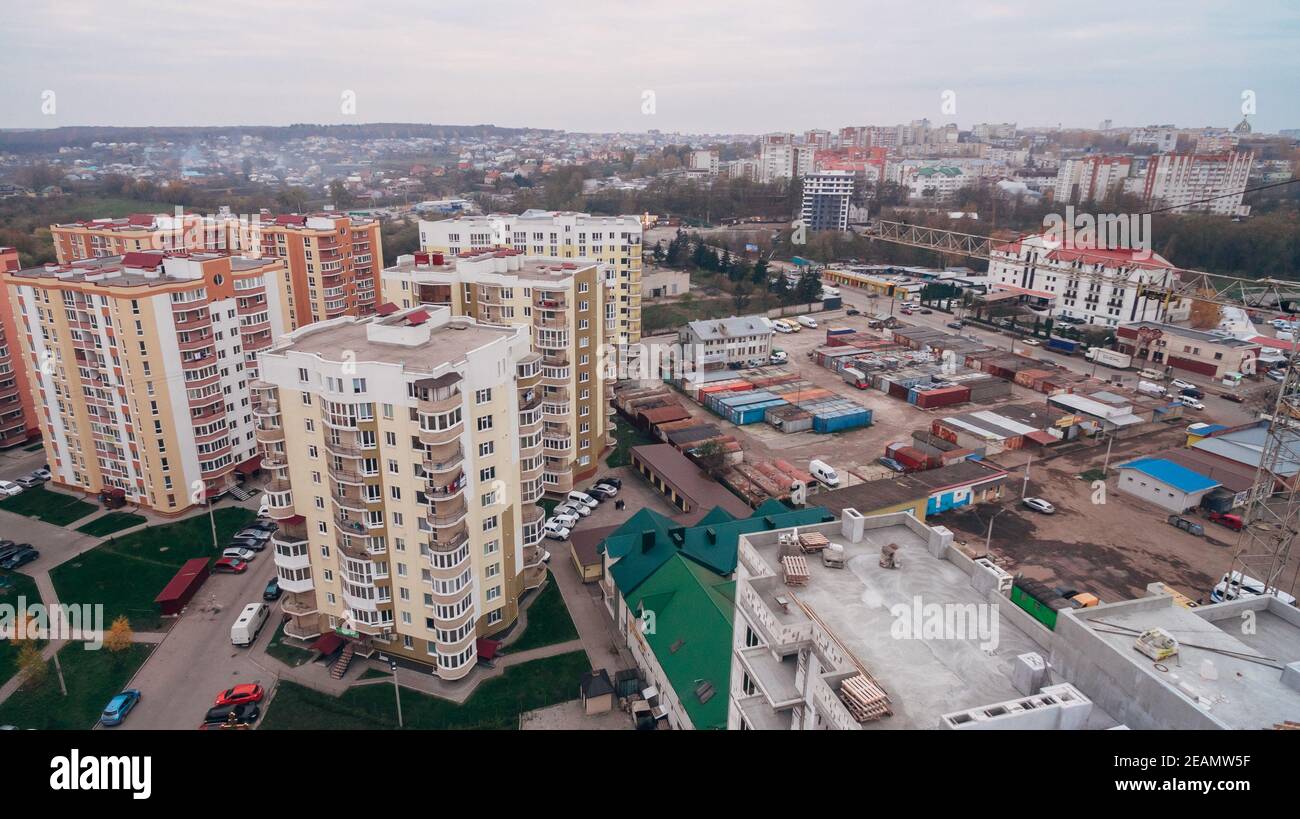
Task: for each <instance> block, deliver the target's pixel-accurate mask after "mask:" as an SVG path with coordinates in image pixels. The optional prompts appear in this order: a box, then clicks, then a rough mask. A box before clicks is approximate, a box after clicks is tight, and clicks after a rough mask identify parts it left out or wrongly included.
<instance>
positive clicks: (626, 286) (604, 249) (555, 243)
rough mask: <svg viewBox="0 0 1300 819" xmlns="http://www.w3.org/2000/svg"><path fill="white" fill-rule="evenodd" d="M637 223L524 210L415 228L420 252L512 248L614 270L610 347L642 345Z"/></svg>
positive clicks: (618, 218)
mask: <svg viewBox="0 0 1300 819" xmlns="http://www.w3.org/2000/svg"><path fill="white" fill-rule="evenodd" d="M641 228H642V225H641V218H640V217H639V216H592V215H590V214H587V213H571V212H563V211H548V210H528V211H524V212H523V213H520V214H518V215H514V214H490V215H487V216H458V217H455V218H452V219H441V220H438V221H433V222H430V221H421V222H420V248H421V250H424V251H426V252H431V253H443V254H446V255H449V256H459V255H461V254H462V253H465V252H466V251H468V252H470V253H479V252H482V251H485V250H492V249H496V248H511V249H513V250H516V251H519V252H521V253H526V254H527V255H529V256H535V257H546V258H549V259H558V260H561V261H573V262H590V263H604V264H607V265H610V266H612V267H613V268H614V270H615V271H616V273H617V279H616V281H615V283H614V285H613V286H611V288H610V290H611V301H610V310H611V315H613V317H614V319H615V321H614V329H613V331H612V332H611V333H610V339H609V340H610V343H611V344H615V345H618V346H620V347H623V346H625V345H628V344H636V343H637V342H638V341H640V340H641Z"/></svg>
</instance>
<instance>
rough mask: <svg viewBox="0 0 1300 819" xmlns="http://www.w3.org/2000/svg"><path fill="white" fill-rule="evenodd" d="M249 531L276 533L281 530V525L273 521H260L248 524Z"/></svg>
mask: <svg viewBox="0 0 1300 819" xmlns="http://www.w3.org/2000/svg"><path fill="white" fill-rule="evenodd" d="M245 528H247V529H261V530H262V531H263V532H274V531H275V530H276V529H279V528H280V524H278V523H276V522H275V521H273V520H259V521H255V522H253V523H250V524H248V526H247V527H245Z"/></svg>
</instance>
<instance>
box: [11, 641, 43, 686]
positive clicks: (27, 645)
mask: <svg viewBox="0 0 1300 819" xmlns="http://www.w3.org/2000/svg"><path fill="white" fill-rule="evenodd" d="M18 671H19V673H21V674H24V675H26V678H27V685H30V686H33V687H38V686H40V685H42V684H43V683H44V682H45V678H46V677H48V676H49V675H50V666H49V663H47V662H45V658H44V657H42V656H41V649H40V647H39V646H37V645H36V641H35V640H23V644H22V648H20V649H18Z"/></svg>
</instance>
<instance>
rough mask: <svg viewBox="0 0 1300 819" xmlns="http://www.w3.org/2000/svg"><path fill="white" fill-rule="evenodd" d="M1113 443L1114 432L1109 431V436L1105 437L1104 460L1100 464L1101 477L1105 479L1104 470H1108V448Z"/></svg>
mask: <svg viewBox="0 0 1300 819" xmlns="http://www.w3.org/2000/svg"><path fill="white" fill-rule="evenodd" d="M1113 443H1115V431H1114V430H1111V432H1110V435H1107V436H1106V460H1104V461H1102V463H1101V476H1102V477H1103V478H1105V477H1106V470H1107V469H1109V468H1110V447H1111V444H1113Z"/></svg>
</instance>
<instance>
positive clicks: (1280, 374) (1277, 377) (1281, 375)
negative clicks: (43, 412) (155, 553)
mask: <svg viewBox="0 0 1300 819" xmlns="http://www.w3.org/2000/svg"><path fill="white" fill-rule="evenodd" d="M1267 375H1268V377H1269V378H1271V379H1273V380H1274V381H1279V382H1280V381H1282V380H1283V379H1285V378H1286V371H1285V370H1269V371H1268V373H1267ZM4 483H5V482H4V481H0V492H3V491H4V488H3V486H2V485H3V484H4Z"/></svg>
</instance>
